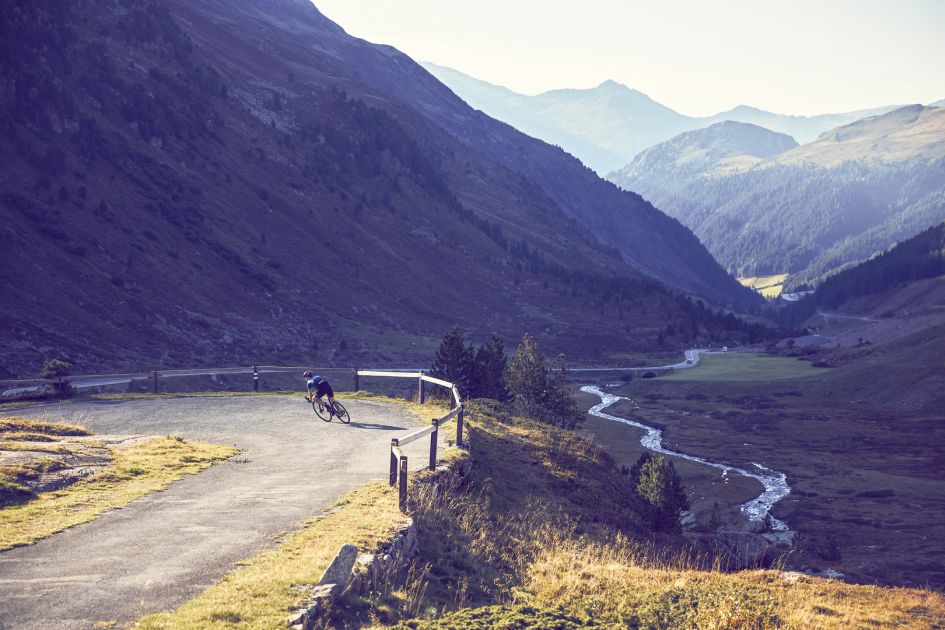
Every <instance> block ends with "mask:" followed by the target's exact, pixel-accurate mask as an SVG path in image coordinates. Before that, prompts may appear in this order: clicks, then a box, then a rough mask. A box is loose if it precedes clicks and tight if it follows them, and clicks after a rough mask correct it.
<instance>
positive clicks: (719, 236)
mask: <svg viewBox="0 0 945 630" xmlns="http://www.w3.org/2000/svg"><path fill="white" fill-rule="evenodd" d="M620 183H621V185H623V186H624V187H627V188H630V189H632V190H636V191H637V192H639V193H640V194H642V195H643V196H644V197H646V198H647V199H649V200H650V201H651V202H653V203H654V204H655V205H657V206H658V207H660V208H663V209H664V210H665V211H666V212H668V213H669V214H671V215H672V216H674V217H676V218H678V219H679V220H680V221H682V222H683V223H684V224H686V225H688V226H689V227H690V228H692V230H693V231H694V232H695V233H696V235H697V236H698V237H699V238H700V239H701V240H702V242H703V243H705V245H706V246H707V247H708V248H709V251H711V252H712V253H713V255H715V256H716V258H717V259H718V260H719V262H721V263H722V265H723V266H724V267H726V268H727V269H728V270H729V271H731V272H733V273H735V274H736V275H738V276H764V275H774V274H779V273H789V274H791V278H790V279H789V281H788V287H786V288H788V289H790V288H792V287H794V286H797V285H800V284H803V283H816V282H818V281H819V280H821V279H822V278H824V277H826V276H828V275H830V274H831V273H834V272H836V271H837V270H838V269H841V268H843V267H844V266H846V265H849V264H852V263H857V262H859V261H862V260H866V259H868V258H869V257H870V256H872V255H875V254H877V253H879V252H882V251H884V250H885V249H886V248H888V247H889V245H890V244H892V243H895V242H896V241H898V240H901V239H904V238H908V237H909V236H910V235H912V234H915V233H917V232H918V231H920V230H922V229H923V228H924V227H926V226H928V225H931V224H933V223H935V222H936V221H940V220H942V219H945V160H939V161H937V162H935V163H931V164H926V163H911V164H908V163H907V164H896V165H891V164H882V165H875V164H867V163H860V162H848V163H845V164H843V165H842V166H839V167H837V168H829V169H828V168H822V167H818V166H813V165H791V166H785V165H775V166H768V167H764V168H755V169H751V170H748V171H745V172H741V173H736V174H732V175H728V176H721V177H702V178H697V179H691V180H688V181H682V182H674V181H670V180H668V179H666V178H657V177H653V178H649V177H639V176H638V177H636V178H635V179H633V180H627V181H621V182H620Z"/></svg>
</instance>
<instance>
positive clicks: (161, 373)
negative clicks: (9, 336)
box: [0, 365, 465, 511]
mask: <svg viewBox="0 0 945 630" xmlns="http://www.w3.org/2000/svg"><path fill="white" fill-rule="evenodd" d="M308 369H312V368H309V367H306V366H282V365H253V366H246V367H228V368H203V369H200V368H189V369H188V368H185V369H174V370H152V371H151V372H132V373H127V374H80V375H75V376H67V377H62V378H57V379H13V380H9V379H8V380H0V400H2V399H3V398H5V397H9V396H18V395H28V394H37V393H42V391H43V390H44V389H45V388H47V387H50V386H51V387H53V388H56V389H58V390H59V391H63V390H64V389H65V386H66V385H68V386H70V387H73V388H76V389H86V388H95V387H111V386H115V385H129V384H131V383H132V382H134V381H149V382H150V385H151V387H150V389H151V390H152V392H153V393H155V394H157V393H160V389H161V387H160V383H161V379H174V378H186V377H192V376H212V377H216V376H227V375H243V374H252V379H253V380H252V391H254V392H258V391H259V380H260V375H261V374H290V373H294V372H295V373H301V372H302V371H303V370H308ZM313 371H317V372H320V373H323V374H339V373H343V374H349V375H351V376H352V377H353V379H354V391H356V392H357V391H360V389H361V379H362V378H399V379H415V380H416V383H417V402H418V403H420V404H421V405H422V404H424V402H425V401H426V384H427V383H430V384H431V385H437V386H439V387H442V388H444V389H446V390H448V391H449V395H450V401H451V405H452V408H451V409H450V411H449V413H447V414H445V415H443V416H441V417H439V418H433V419H432V420H431V422H430V426H426V427H422V428H420V429H416V430H414V431H411V432H410V433H408V434H407V435H405V436H403V437H400V438H393V439H391V447H390V453H391V455H390V485H392V486H393V485H395V484H397V483H398V482H399V484H400V489H399V491H400V498H399V503H400V509H401V510H402V511H406V509H407V455H406V454H405V453H404V452H403V450H401V447H403V446H406V445H407V444H410V443H411V442H416V441H417V440H419V439H421V438H424V437H426V436H428V435H429V436H430V463H429V469H430V470H433V469H434V468H436V455H437V444H438V440H439V433H440V427H441V426H442V425H443V424H445V423H446V422H449V421H450V420H452V419H453V418H455V419H456V445H457V446H459V447H462V446H463V423H464V419H465V418H464V415H465V410H464V407H463V401H462V398H461V396H460V393H459V388H458V387H457V386H456V385H455V384H454V383H451V382H449V381H445V380H443V379H440V378H435V377H433V376H428V375H427V374H425V373H424V371H423V370H360V369H357V368H318V369H316V370H313Z"/></svg>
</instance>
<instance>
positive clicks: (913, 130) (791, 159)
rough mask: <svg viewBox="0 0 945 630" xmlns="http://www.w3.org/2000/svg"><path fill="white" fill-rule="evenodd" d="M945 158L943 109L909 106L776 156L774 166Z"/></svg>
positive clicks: (842, 128)
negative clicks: (775, 164) (776, 164)
mask: <svg viewBox="0 0 945 630" xmlns="http://www.w3.org/2000/svg"><path fill="white" fill-rule="evenodd" d="M942 158H945V108H941V107H923V106H922V105H910V106H908V107H902V108H900V109H897V110H894V111H892V112H890V113H887V114H885V115H883V116H873V117H870V118H865V119H863V120H858V121H856V122H854V123H851V124H849V125H844V126H842V127H838V128H836V129H833V130H831V131H829V132H826V133H824V134H823V135H821V136H820V137H819V138H818V139H817V140H816V141H814V142H811V143H809V144H805V145H804V146H801V147H798V148H796V149H794V150H793V151H789V152H787V153H784V154H783V155H779V156H778V158H777V160H776V162H777V163H778V164H786V165H791V164H816V165H818V166H823V167H828V168H830V167H836V166H840V165H841V164H843V163H844V162H850V161H861V162H872V163H885V164H894V163H906V162H915V161H918V162H933V161H935V160H939V159H942Z"/></svg>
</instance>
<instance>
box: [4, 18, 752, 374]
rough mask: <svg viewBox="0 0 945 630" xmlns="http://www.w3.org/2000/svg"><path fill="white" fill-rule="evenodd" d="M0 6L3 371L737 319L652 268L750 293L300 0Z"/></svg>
mask: <svg viewBox="0 0 945 630" xmlns="http://www.w3.org/2000/svg"><path fill="white" fill-rule="evenodd" d="M9 8H10V10H9V11H5V12H4V13H3V18H2V19H3V32H4V37H3V38H0V51H2V55H0V58H2V59H3V60H4V62H3V63H4V65H5V68H4V77H5V81H7V83H5V85H6V86H7V88H8V89H4V90H0V134H2V137H3V139H4V140H3V142H2V143H0V157H2V160H3V164H4V169H3V171H2V172H0V210H2V216H3V219H4V220H3V222H2V224H0V262H2V266H3V269H4V273H3V275H2V277H0V297H2V299H0V330H3V336H2V337H0V357H2V362H0V365H2V368H0V370H2V372H3V373H5V374H7V375H11V374H23V373H34V374H35V372H37V371H38V368H39V366H40V365H41V364H42V360H43V359H48V358H51V357H53V356H57V355H58V356H62V357H64V358H66V359H68V360H70V361H73V362H75V363H76V364H77V369H80V370H82V371H88V370H90V369H108V370H114V369H153V368H154V367H164V366H181V365H207V364H210V363H215V364H218V365H219V364H224V365H225V364H233V363H238V364H249V363H254V362H262V361H294V362H304V363H317V364H320V365H338V364H343V365H351V364H353V363H360V364H361V365H365V364H370V363H375V364H376V363H386V364H391V363H394V362H396V363H398V364H401V363H403V362H405V361H421V360H425V359H426V360H428V357H429V356H430V355H431V354H432V351H431V349H432V347H433V345H434V343H435V339H436V338H437V337H439V336H440V335H441V334H442V332H443V331H444V330H446V329H447V328H448V327H449V326H451V325H452V324H454V323H457V322H458V323H461V324H463V325H464V326H466V327H467V329H468V330H469V331H470V333H471V334H473V335H484V334H486V333H487V332H488V331H489V330H492V329H495V330H498V331H499V332H500V333H502V334H503V335H505V336H506V338H507V339H514V337H515V336H517V335H520V334H521V333H522V332H523V331H525V330H528V331H531V332H533V333H534V334H535V335H536V336H537V337H538V338H539V339H541V340H542V341H543V343H548V344H551V345H552V347H554V348H556V349H560V350H563V351H566V352H569V353H571V354H572V355H574V356H578V357H585V358H590V357H600V356H602V354H603V355H606V353H607V352H614V351H617V350H616V349H618V348H621V347H623V348H632V347H644V346H645V345H647V344H651V343H653V342H654V341H655V339H656V336H657V334H658V331H659V330H660V328H661V327H662V326H663V325H665V322H666V321H667V320H673V321H688V320H689V319H693V318H694V319H698V320H699V321H700V322H704V323H703V331H704V333H705V334H708V333H709V331H710V329H711V330H712V331H713V332H712V334H721V333H720V331H721V330H723V329H725V328H726V327H727V328H728V329H730V330H733V331H734V329H736V328H740V327H742V324H740V323H738V322H737V321H734V320H733V319H732V318H731V317H730V316H729V317H725V318H722V317H718V318H717V319H712V317H714V316H711V317H709V318H708V319H707V318H706V312H705V310H704V308H702V306H701V305H699V306H698V308H697V305H696V303H694V302H693V301H692V300H690V299H689V298H688V297H686V296H685V295H679V294H677V293H675V292H671V291H670V290H668V289H667V288H666V287H665V285H664V284H662V283H661V281H665V282H666V283H669V284H672V285H673V286H674V287H677V288H678V289H681V290H684V291H686V292H687V293H689V294H698V295H703V296H706V297H709V298H711V299H713V300H714V301H716V302H726V303H729V302H737V301H748V302H750V301H751V300H752V298H751V296H749V295H747V294H746V293H744V292H743V291H742V290H741V289H740V288H739V287H738V286H737V285H736V283H735V281H734V280H733V279H732V278H731V277H730V276H728V275H727V274H726V273H725V272H724V271H723V270H722V269H721V268H720V267H719V266H718V264H717V263H715V261H714V260H713V259H712V258H711V256H710V255H709V254H708V252H707V251H706V250H705V248H704V247H702V245H701V244H700V243H699V242H698V241H697V240H696V238H695V237H694V236H693V235H692V233H691V232H690V231H689V230H688V229H686V228H684V227H682V226H681V225H680V224H679V223H678V222H677V221H675V220H674V219H670V218H668V217H667V216H666V215H664V214H662V213H661V212H660V211H658V210H656V209H655V208H653V207H652V206H651V205H650V204H648V203H646V202H644V201H643V200H642V199H641V198H640V197H639V196H637V195H635V194H632V193H625V192H622V191H620V190H619V189H618V188H617V187H615V186H614V185H612V184H610V183H608V182H604V181H602V180H600V179H599V178H597V177H596V176H595V175H594V174H593V173H591V172H590V171H588V170H587V169H586V168H584V167H583V166H582V165H581V164H580V163H579V162H578V161H577V160H575V159H573V158H571V157H570V156H568V155H566V154H565V153H564V152H563V151H561V150H559V149H556V148H554V147H551V146H549V145H546V144H544V143H542V142H540V141H537V140H534V139H532V138H529V137H527V136H524V135H523V134H521V133H519V132H517V131H515V130H514V129H512V128H511V127H509V126H507V125H505V124H503V123H499V122H497V121H494V120H492V119H490V118H488V117H487V116H485V115H483V114H481V113H478V112H475V111H473V110H472V109H470V108H469V107H468V106H467V105H466V104H465V103H463V102H462V101H461V100H460V99H458V98H457V97H456V96H455V95H453V93H452V92H450V91H449V90H448V89H447V88H446V87H444V86H443V85H442V84H440V83H439V82H438V81H436V80H435V79H434V78H433V77H432V76H431V75H429V74H428V73H427V72H426V71H424V70H423V69H422V68H420V67H419V66H418V65H417V64H415V63H414V62H413V61H412V60H410V59H409V58H408V57H406V56H405V55H403V54H401V53H399V52H398V51H396V50H394V49H393V48H390V47H387V46H379V45H374V44H370V43H368V42H365V41H362V40H358V39H355V38H352V37H350V36H348V35H347V34H346V33H345V32H344V31H343V30H342V29H341V28H340V27H339V26H337V25H335V24H334V23H332V22H331V21H329V20H327V19H326V18H324V16H322V15H321V14H320V13H319V12H318V11H317V10H316V9H315V8H314V7H313V6H312V5H311V3H309V2H308V1H307V0H238V1H223V0H187V1H186V2H185V1H184V0H180V1H179V2H176V1H175V2H156V1H152V0H129V1H128V2H123V3H122V6H121V9H120V10H118V9H117V8H116V5H114V4H113V3H111V2H109V1H107V0H92V1H89V2H85V3H82V4H81V5H77V4H75V5H74V4H69V3H60V2H55V1H53V0H37V1H33V0H30V1H29V2H27V1H26V0H22V1H17V2H14V3H13V4H12V5H10V7H9ZM746 330H747V328H746Z"/></svg>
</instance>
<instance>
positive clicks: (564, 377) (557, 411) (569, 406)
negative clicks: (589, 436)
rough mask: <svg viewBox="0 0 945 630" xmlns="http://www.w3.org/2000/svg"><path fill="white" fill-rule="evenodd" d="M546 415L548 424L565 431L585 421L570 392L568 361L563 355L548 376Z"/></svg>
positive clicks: (558, 357) (545, 403)
mask: <svg viewBox="0 0 945 630" xmlns="http://www.w3.org/2000/svg"><path fill="white" fill-rule="evenodd" d="M544 407H545V413H546V414H547V415H548V420H547V422H550V423H551V424H555V425H557V426H559V427H563V428H565V429H573V428H575V427H577V426H578V425H579V424H581V421H582V420H583V419H584V416H583V414H582V413H580V412H579V411H578V408H577V403H576V402H575V401H574V398H573V397H572V396H571V394H570V393H569V392H568V361H567V358H566V357H565V356H564V355H563V354H559V355H558V356H557V358H556V359H555V363H554V367H553V369H552V370H551V372H550V374H548V376H547V385H546V387H545V402H544Z"/></svg>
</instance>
